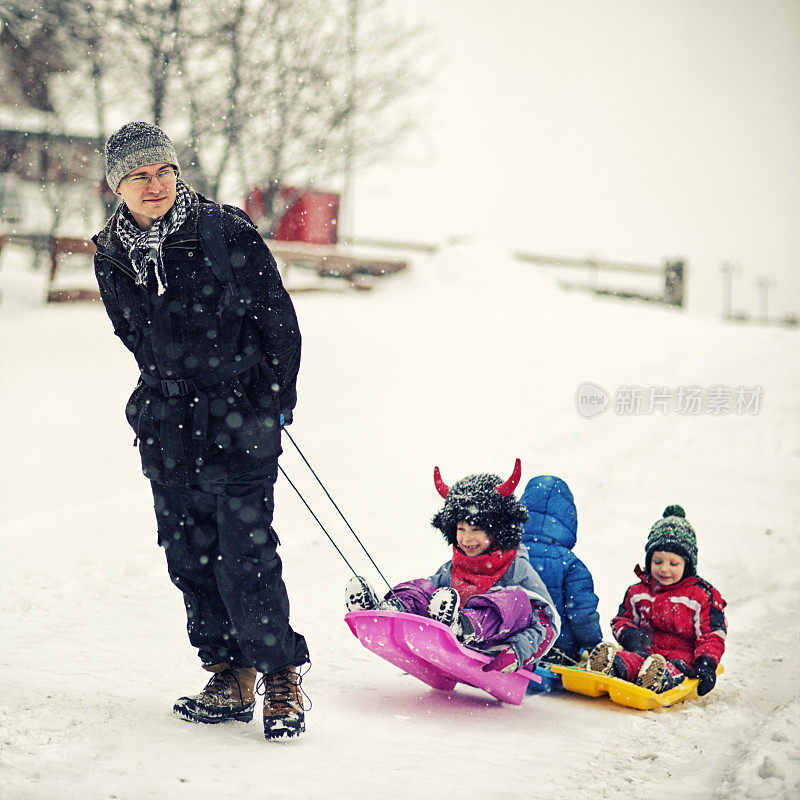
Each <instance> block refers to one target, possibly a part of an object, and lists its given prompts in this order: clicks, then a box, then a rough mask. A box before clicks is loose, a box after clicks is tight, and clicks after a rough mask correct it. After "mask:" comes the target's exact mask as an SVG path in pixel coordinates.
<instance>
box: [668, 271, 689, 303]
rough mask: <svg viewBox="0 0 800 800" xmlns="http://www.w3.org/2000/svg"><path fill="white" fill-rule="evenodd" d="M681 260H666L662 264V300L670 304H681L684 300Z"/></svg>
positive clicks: (683, 276)
mask: <svg viewBox="0 0 800 800" xmlns="http://www.w3.org/2000/svg"><path fill="white" fill-rule="evenodd" d="M684 273H685V264H684V262H683V261H667V263H666V264H665V265H664V300H665V302H667V303H668V304H669V305H671V306H680V307H682V306H683V303H684V301H685V299H686V298H685V292H684V281H685V277H686V276H685V274H684Z"/></svg>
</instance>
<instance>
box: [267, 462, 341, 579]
mask: <svg viewBox="0 0 800 800" xmlns="http://www.w3.org/2000/svg"><path fill="white" fill-rule="evenodd" d="M278 469H279V470H280V471H281V474H282V475H283V477H284V478H286V480H287V481H289V486H291V487H292V489H294V490H295V492H297V496H298V497H299V498H300V499H301V500H302V501H303V505H304V506H305V507H306V508H307V509H308V513H309V514H311V516H312V517H314V519H315V520H316V521H317V525H319V526H320V528H322V532H323V533H324V534H325V535H326V536H327V537H328V540H329V541H330V543H331V544H332V545H333V546H334V547H335V548H336V552H337V553H338V554H339V555H340V556H341V557H342V561H344V563H345V564H347V566H348V567H350V572H352V573H353V575H355V574H356V571H355V570H354V569H353V567H352V566H351V564H350V562H349V561H348V560H347V559H346V558H345V557H344V553H343V552H342V551H341V550H340V549H339V547H338V546H337V544H336V542H334V541H333V538H332V537H331V535H330V534H329V533H328V531H326V530H325V526H324V525H323V524H322V523H321V522H320V521H319V517H318V516H317V515H316V514H315V513H314V512H313V511H312V510H311V506H310V505H309V504H308V503H307V502H306V499H305V497H303V495H302V494H300V490H299V489H298V488H297V487H296V486H295V485H294V484H293V483H292V479H291V478H290V477H289V476H288V475H287V474H286V470H284V468H283V467H282V466H281V465H280V464H278Z"/></svg>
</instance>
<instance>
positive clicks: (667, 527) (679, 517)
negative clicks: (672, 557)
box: [644, 505, 697, 575]
mask: <svg viewBox="0 0 800 800" xmlns="http://www.w3.org/2000/svg"><path fill="white" fill-rule="evenodd" d="M657 550H659V551H662V552H666V553H676V554H677V555H679V556H682V557H683V558H684V559H685V560H686V569H685V570H684V573H683V574H684V575H696V574H697V536H696V535H695V532H694V528H693V527H692V526H691V525H690V524H689V521H688V520H687V519H686V512H685V511H684V510H683V508H682V507H681V506H678V505H674V506H667V507H666V508H665V509H664V514H663V515H662V517H661V519H660V520H658V522H656V523H655V524H654V525H653V527H652V528H650V534H649V535H648V537H647V544H646V545H645V546H644V553H645V570H646V571H647V572H648V573H649V572H650V560H651V559H652V557H653V553H654V552H656V551H657Z"/></svg>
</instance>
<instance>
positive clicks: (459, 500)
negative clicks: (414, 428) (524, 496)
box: [431, 459, 528, 550]
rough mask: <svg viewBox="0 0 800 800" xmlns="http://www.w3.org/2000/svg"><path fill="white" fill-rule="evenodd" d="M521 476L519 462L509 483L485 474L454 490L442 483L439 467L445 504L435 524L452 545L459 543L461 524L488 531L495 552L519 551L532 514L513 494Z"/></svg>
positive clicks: (438, 483)
mask: <svg viewBox="0 0 800 800" xmlns="http://www.w3.org/2000/svg"><path fill="white" fill-rule="evenodd" d="M521 475H522V465H521V463H520V460H519V459H517V460H516V463H515V465H514V471H513V473H512V474H511V477H510V478H509V479H508V480H507V481H505V482H503V479H502V478H500V477H499V476H497V475H490V474H487V473H481V474H477V475H468V476H467V477H466V478H462V479H461V480H460V481H457V482H456V483H454V484H453V485H452V487H451V486H447V484H445V483H444V481H443V480H442V477H441V474H440V473H439V467H435V468H434V470H433V481H434V483H435V484H436V489H437V491H438V492H439V494H440V495H441V496H442V497H444V498H445V501H444V506H443V507H442V510H441V511H439V512H438V513H437V514H436V515H435V516H434V517H433V519H432V520H431V524H432V525H433V527H434V528H437V529H438V530H439V531H441V532H442V534H443V535H444V538H445V539H446V540H447V541H448V543H449V544H451V545H455V544H456V543H457V538H456V526H457V525H458V523H459V522H467V523H469V524H470V525H474V526H475V527H476V528H481V529H482V530H485V531H486V533H487V534H488V535H489V536H490V537H491V539H492V547H491V549H492V550H511V549H514V548H516V547H517V545H518V544H519V542H520V538H521V536H522V523H523V522H525V520H527V519H528V512H527V511H526V510H525V508H524V507H523V506H522V505H521V504H520V503H519V501H518V500H517V498H516V497H515V496H514V494H512V493H513V491H514V489H515V488H516V486H517V484H518V483H519V479H520V476H521Z"/></svg>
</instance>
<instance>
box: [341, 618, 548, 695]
mask: <svg viewBox="0 0 800 800" xmlns="http://www.w3.org/2000/svg"><path fill="white" fill-rule="evenodd" d="M344 619H345V622H346V623H347V624H348V625H349V626H350V630H351V631H352V632H353V635H354V636H355V637H356V638H357V639H358V640H359V641H360V642H361V644H363V645H364V647H366V648H367V650H371V651H372V652H373V653H375V654H376V655H379V656H380V657H381V658H383V659H386V661H389V662H390V663H392V664H394V665H395V666H396V667H400V669H402V670H403V671H405V672H407V673H408V674H409V675H413V676H414V677H415V678H419V680H421V681H422V682H423V683H427V684H428V686H432V687H433V688H434V689H443V690H444V691H446V692H449V691H451V690H452V689H454V688H455V686H456V684H457V683H466V684H467V685H468V686H474V687H476V688H477V689H482V690H483V691H484V692H488V693H489V694H490V695H491V696H492V697H494V698H496V699H497V700H502V701H503V702H504V703H513V704H514V705H516V706H518V705H519V704H520V703H521V702H522V699H523V697H525V690H526V689H527V688H528V684H529V682H530V681H534V682H535V683H539V682H540V681H541V678H540V677H539V676H538V675H536V674H534V673H533V672H528V670H524V669H521V670H518V671H517V672H512V673H509V674H506V673H503V672H484V671H483V670H482V669H481V667H482V666H483V665H484V664H487V663H488V662H489V661H491V660H492V659H491V658H490V657H489V656H486V655H484V654H483V653H478V652H477V651H475V650H469V649H468V648H466V647H464V646H463V645H462V644H461V643H460V642H459V641H458V640H457V639H456V637H455V636H454V635H453V632H452V631H451V630H450V628H448V627H447V626H446V625H443V624H442V623H441V622H436V620H432V619H428V618H427V617H418V616H416V615H415V614H404V613H402V612H400V611H351V612H350V613H349V614H345V618H344Z"/></svg>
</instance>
